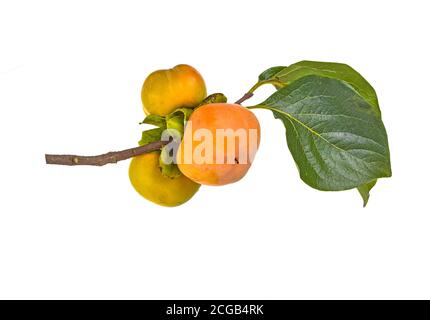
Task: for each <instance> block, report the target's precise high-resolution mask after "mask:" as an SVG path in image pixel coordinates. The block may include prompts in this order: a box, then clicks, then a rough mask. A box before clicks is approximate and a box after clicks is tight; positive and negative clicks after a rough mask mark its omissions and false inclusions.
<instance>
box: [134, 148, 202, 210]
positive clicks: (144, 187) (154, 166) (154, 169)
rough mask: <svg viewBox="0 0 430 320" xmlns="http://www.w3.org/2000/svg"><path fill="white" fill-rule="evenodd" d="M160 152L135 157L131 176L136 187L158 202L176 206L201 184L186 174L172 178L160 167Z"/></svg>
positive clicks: (148, 198) (187, 198)
mask: <svg viewBox="0 0 430 320" xmlns="http://www.w3.org/2000/svg"><path fill="white" fill-rule="evenodd" d="M159 158H160V153H159V152H157V151H155V152H151V153H147V154H143V155H140V156H137V157H134V158H133V159H132V160H131V162H130V167H129V178H130V181H131V184H132V185H133V187H134V189H135V190H136V191H137V192H138V193H139V194H140V195H141V196H142V197H144V198H146V199H147V200H149V201H152V202H154V203H156V204H159V205H162V206H166V207H175V206H179V205H181V204H183V203H185V202H187V201H188V200H189V199H191V198H192V196H193V195H194V194H195V193H196V192H197V191H198V190H199V188H200V185H199V184H198V183H195V182H194V181H192V180H190V179H188V178H187V177H185V176H184V175H180V176H178V177H175V178H170V177H167V176H165V175H163V174H162V172H161V170H160V167H159Z"/></svg>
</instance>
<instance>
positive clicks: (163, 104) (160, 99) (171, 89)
mask: <svg viewBox="0 0 430 320" xmlns="http://www.w3.org/2000/svg"><path fill="white" fill-rule="evenodd" d="M141 97H142V103H143V110H144V112H145V113H146V114H155V115H160V116H165V115H167V114H169V113H171V112H172V111H174V110H175V109H177V108H180V107H188V108H192V107H195V106H196V105H198V104H199V103H200V102H201V101H202V100H203V99H204V98H205V97H206V85H205V82H204V80H203V77H202V76H201V75H200V73H199V72H198V71H197V70H196V69H194V68H193V67H191V66H189V65H186V64H180V65H177V66H175V67H174V68H172V69H167V70H157V71H154V72H152V73H151V74H150V75H149V76H148V77H147V78H146V80H145V81H144V83H143V86H142V92H141Z"/></svg>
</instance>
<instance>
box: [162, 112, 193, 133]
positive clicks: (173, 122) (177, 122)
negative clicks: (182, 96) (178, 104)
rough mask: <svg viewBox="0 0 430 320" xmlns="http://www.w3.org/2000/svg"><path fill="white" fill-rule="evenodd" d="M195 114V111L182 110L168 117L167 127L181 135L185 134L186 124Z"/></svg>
mask: <svg viewBox="0 0 430 320" xmlns="http://www.w3.org/2000/svg"><path fill="white" fill-rule="evenodd" d="M192 113H193V109H190V108H180V109H176V110H175V111H174V112H172V113H171V114H169V115H167V116H166V127H167V129H175V130H177V131H178V132H179V133H180V135H181V136H182V135H183V134H184V126H185V123H186V122H187V121H188V119H189V118H190V116H191V114H192Z"/></svg>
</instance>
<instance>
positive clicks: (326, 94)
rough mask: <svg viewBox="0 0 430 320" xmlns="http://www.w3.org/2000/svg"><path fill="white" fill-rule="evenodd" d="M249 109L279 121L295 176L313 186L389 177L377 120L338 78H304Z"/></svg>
mask: <svg viewBox="0 0 430 320" xmlns="http://www.w3.org/2000/svg"><path fill="white" fill-rule="evenodd" d="M251 108H263V109H269V110H271V111H272V112H273V114H274V116H275V118H278V119H280V120H281V121H282V122H283V124H284V126H285V129H286V135H287V143H288V147H289V149H290V151H291V153H292V156H293V158H294V160H295V162H296V164H297V166H298V169H299V172H300V177H301V178H302V180H303V181H304V182H305V183H307V184H308V185H309V186H311V187H313V188H315V189H319V190H327V191H336V190H347V189H352V188H356V187H358V186H361V185H363V184H366V183H368V182H369V181H371V180H374V179H377V178H381V177H389V176H391V165H390V154H389V148H388V140H387V134H386V131H385V127H384V125H383V123H382V120H381V118H379V117H377V116H376V115H375V113H374V109H373V107H372V106H371V105H370V104H369V102H368V101H367V100H365V99H364V98H363V97H362V96H361V95H359V94H358V92H357V91H356V90H354V89H353V88H352V87H351V86H350V85H348V84H347V83H345V82H344V81H341V80H337V79H332V78H327V77H322V76H316V75H310V76H304V77H302V78H300V79H298V80H296V81H293V82H291V83H290V84H289V85H288V86H285V87H283V88H281V89H279V90H278V91H276V92H275V93H274V94H273V95H272V96H270V97H269V98H268V99H267V100H266V101H265V102H263V103H261V104H260V105H257V106H254V107H251Z"/></svg>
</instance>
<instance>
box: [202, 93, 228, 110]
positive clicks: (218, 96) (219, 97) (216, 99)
mask: <svg viewBox="0 0 430 320" xmlns="http://www.w3.org/2000/svg"><path fill="white" fill-rule="evenodd" d="M225 102H227V97H226V96H225V95H224V94H222V93H212V94H211V95H208V96H207V97H206V98H205V99H204V100H203V101H202V102H200V103H199V105H198V106H197V108H198V107H200V106H203V105H205V104H210V103H225Z"/></svg>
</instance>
